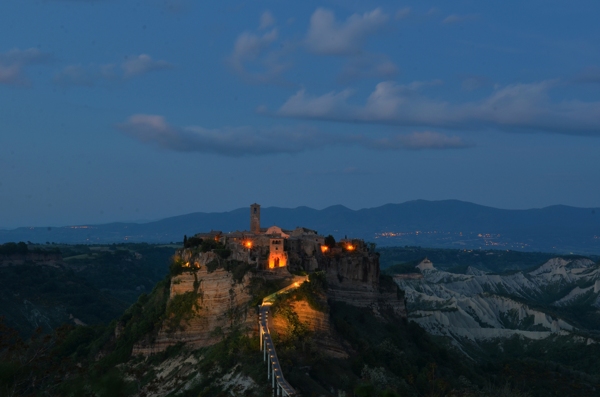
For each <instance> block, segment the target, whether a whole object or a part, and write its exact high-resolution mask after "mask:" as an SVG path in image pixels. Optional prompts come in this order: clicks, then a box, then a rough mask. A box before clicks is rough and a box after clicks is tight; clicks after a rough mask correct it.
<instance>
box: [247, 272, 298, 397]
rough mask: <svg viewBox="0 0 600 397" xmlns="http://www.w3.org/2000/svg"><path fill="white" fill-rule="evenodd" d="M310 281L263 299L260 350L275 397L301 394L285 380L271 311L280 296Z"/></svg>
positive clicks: (259, 323) (260, 314)
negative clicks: (271, 329)
mask: <svg viewBox="0 0 600 397" xmlns="http://www.w3.org/2000/svg"><path fill="white" fill-rule="evenodd" d="M305 281H308V277H306V278H304V279H300V280H298V281H295V282H294V283H292V284H290V285H288V286H287V287H285V288H283V289H281V290H279V291H277V292H275V293H274V294H271V295H269V296H267V297H266V298H264V299H263V302H262V305H260V306H259V307H258V313H259V317H258V328H259V332H260V348H261V350H262V351H263V356H264V358H263V361H265V362H266V363H267V379H269V380H271V384H272V387H273V395H274V396H289V397H298V396H299V394H298V393H297V392H296V390H294V388H293V387H292V386H291V385H290V384H289V383H288V382H287V380H285V377H284V376H283V372H282V371H281V366H280V365H279V358H278V357H277V352H276V351H275V346H274V345H273V340H272V339H271V332H270V331H269V309H270V307H271V305H272V304H273V302H275V299H276V298H277V296H278V295H280V294H283V293H286V292H288V291H291V290H293V289H296V288H298V287H299V286H300V285H301V284H302V283H304V282H305Z"/></svg>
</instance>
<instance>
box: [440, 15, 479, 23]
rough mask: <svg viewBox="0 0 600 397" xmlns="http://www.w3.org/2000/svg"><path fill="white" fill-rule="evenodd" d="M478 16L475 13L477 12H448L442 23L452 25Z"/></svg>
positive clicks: (472, 19)
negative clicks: (459, 13)
mask: <svg viewBox="0 0 600 397" xmlns="http://www.w3.org/2000/svg"><path fill="white" fill-rule="evenodd" d="M478 18H479V15H477V14H467V15H458V14H450V15H448V16H447V17H446V18H444V20H443V21H442V23H443V24H444V25H452V24H458V23H462V22H467V21H474V20H476V19H478Z"/></svg>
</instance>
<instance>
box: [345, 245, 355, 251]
mask: <svg viewBox="0 0 600 397" xmlns="http://www.w3.org/2000/svg"><path fill="white" fill-rule="evenodd" d="M346 249H347V250H348V251H354V249H355V247H354V246H353V245H352V244H348V245H346Z"/></svg>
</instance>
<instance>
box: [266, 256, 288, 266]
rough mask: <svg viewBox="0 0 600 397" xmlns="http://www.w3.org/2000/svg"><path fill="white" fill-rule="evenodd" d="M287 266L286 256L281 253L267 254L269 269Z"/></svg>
mask: <svg viewBox="0 0 600 397" xmlns="http://www.w3.org/2000/svg"><path fill="white" fill-rule="evenodd" d="M285 266H287V256H284V255H282V254H279V253H277V254H275V253H271V254H270V255H269V269H275V268H276V267H285Z"/></svg>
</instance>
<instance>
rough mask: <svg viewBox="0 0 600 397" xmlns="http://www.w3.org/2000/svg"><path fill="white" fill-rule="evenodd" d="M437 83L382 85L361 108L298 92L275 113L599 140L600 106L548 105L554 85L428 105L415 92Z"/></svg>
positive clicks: (342, 99) (345, 94)
mask: <svg viewBox="0 0 600 397" xmlns="http://www.w3.org/2000/svg"><path fill="white" fill-rule="evenodd" d="M440 83H441V82H439V81H433V82H429V83H421V82H415V83H411V84H409V85H398V84H396V83H394V82H390V81H388V82H382V83H379V84H377V86H376V87H375V90H374V91H373V92H372V93H371V94H370V95H369V97H368V98H367V100H366V102H365V104H364V105H362V106H355V105H350V104H349V103H348V98H349V97H350V95H351V92H350V91H348V90H344V91H341V92H337V93H336V92H329V93H327V94H324V95H322V96H311V95H308V94H307V93H306V92H305V91H304V90H300V91H298V92H297V93H296V94H295V95H293V96H291V97H290V98H289V99H288V100H287V101H286V102H285V103H284V104H283V105H282V106H281V107H280V109H279V110H278V111H277V114H278V115H280V116H284V117H296V118H314V119H326V120H337V121H345V122H354V121H359V122H368V123H383V124H394V125H402V126H426V127H438V128H496V129H501V130H524V129H528V130H537V131H546V132H557V133H563V134H581V135H585V134H588V135H600V102H582V101H577V100H571V101H562V102H555V101H552V100H551V99H550V96H549V91H550V90H551V89H552V88H553V87H555V86H557V85H558V82H557V81H552V80H550V81H542V82H538V83H530V84H512V85H508V86H505V87H499V88H497V89H495V90H494V91H493V92H492V94H491V95H489V96H488V97H485V98H483V99H481V100H479V101H474V102H466V103H450V102H447V101H443V100H439V99H432V98H429V97H427V96H425V95H423V94H422V93H421V92H420V91H421V89H422V88H423V87H424V86H426V85H436V84H440Z"/></svg>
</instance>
